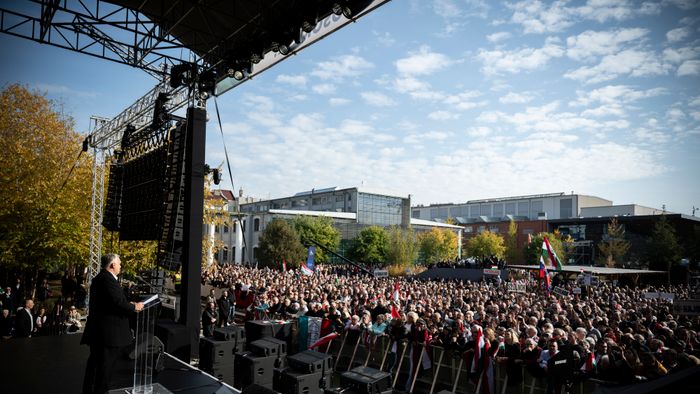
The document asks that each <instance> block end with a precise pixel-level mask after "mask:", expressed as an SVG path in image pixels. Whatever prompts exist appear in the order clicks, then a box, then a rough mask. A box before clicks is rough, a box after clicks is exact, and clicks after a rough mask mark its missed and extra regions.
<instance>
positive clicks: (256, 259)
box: [253, 246, 259, 261]
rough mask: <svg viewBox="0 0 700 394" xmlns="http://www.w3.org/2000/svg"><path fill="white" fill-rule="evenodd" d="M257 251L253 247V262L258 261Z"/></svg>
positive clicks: (256, 248)
mask: <svg viewBox="0 0 700 394" xmlns="http://www.w3.org/2000/svg"><path fill="white" fill-rule="evenodd" d="M258 250H259V249H258V247H257V246H254V247H253V261H258Z"/></svg>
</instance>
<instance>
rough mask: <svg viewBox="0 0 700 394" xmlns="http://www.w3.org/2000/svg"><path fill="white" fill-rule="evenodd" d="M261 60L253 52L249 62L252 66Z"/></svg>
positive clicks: (260, 57) (257, 54) (258, 55)
mask: <svg viewBox="0 0 700 394" xmlns="http://www.w3.org/2000/svg"><path fill="white" fill-rule="evenodd" d="M261 60H262V56H260V54H259V53H256V52H253V53H252V54H251V55H250V62H251V63H253V64H258V63H260V61H261Z"/></svg>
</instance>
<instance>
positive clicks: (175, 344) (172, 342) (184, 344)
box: [155, 320, 190, 363]
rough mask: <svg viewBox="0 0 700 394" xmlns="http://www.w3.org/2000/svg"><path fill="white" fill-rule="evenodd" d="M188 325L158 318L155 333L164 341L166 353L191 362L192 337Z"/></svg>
mask: <svg viewBox="0 0 700 394" xmlns="http://www.w3.org/2000/svg"><path fill="white" fill-rule="evenodd" d="M188 334H189V333H188V332H187V327H185V326H184V325H183V324H178V323H175V322H174V321H170V320H158V321H157V322H156V326H155V335H156V336H157V337H158V339H160V340H161V342H163V347H164V349H165V352H166V353H169V354H171V355H173V356H175V357H177V358H178V359H180V360H182V361H185V362H187V363H189V361H190V337H189V335H188Z"/></svg>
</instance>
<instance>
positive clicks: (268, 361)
mask: <svg viewBox="0 0 700 394" xmlns="http://www.w3.org/2000/svg"><path fill="white" fill-rule="evenodd" d="M283 364H284V358H280V357H277V356H267V357H258V356H256V355H254V354H253V353H252V352H242V353H236V356H235V357H234V368H233V378H234V380H233V387H235V388H238V389H242V388H246V387H248V386H250V385H251V384H258V385H260V386H263V387H267V388H270V389H271V388H272V376H273V371H274V369H275V368H280V367H283V366H284V365H283Z"/></svg>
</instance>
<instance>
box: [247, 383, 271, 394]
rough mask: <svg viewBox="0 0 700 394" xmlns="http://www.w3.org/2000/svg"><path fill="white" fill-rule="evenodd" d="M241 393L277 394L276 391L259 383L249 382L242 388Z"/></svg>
mask: <svg viewBox="0 0 700 394" xmlns="http://www.w3.org/2000/svg"><path fill="white" fill-rule="evenodd" d="M241 394H277V392H276V391H275V390H273V389H269V388H267V387H265V386H261V385H259V384H251V385H250V386H248V387H246V388H244V389H243V391H241Z"/></svg>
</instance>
